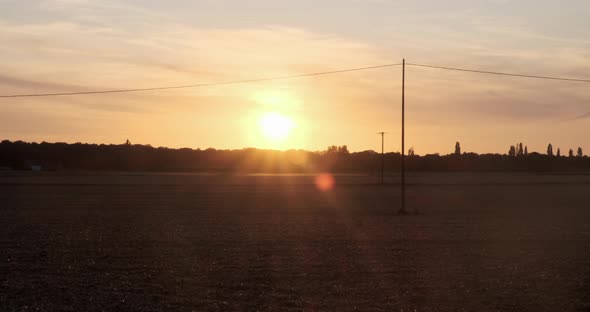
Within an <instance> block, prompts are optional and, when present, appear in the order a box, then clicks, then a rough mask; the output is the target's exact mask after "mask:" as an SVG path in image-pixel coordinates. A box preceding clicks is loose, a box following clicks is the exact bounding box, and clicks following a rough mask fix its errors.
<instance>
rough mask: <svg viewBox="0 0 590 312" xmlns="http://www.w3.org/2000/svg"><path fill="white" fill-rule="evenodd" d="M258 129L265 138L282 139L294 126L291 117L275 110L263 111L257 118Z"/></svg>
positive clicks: (287, 135) (286, 137)
mask: <svg viewBox="0 0 590 312" xmlns="http://www.w3.org/2000/svg"><path fill="white" fill-rule="evenodd" d="M258 124H259V126H260V131H261V132H262V134H263V135H264V137H265V138H266V139H269V140H272V141H284V140H286V139H288V137H289V136H290V134H291V131H292V130H293V128H294V127H295V123H294V122H293V119H292V118H290V117H288V116H285V115H282V114H280V113H276V112H269V113H264V114H263V115H262V116H261V117H260V119H259V120H258Z"/></svg>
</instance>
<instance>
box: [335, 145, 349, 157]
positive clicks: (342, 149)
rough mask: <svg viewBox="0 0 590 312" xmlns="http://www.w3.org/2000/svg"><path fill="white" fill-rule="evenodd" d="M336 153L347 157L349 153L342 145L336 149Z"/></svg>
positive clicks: (346, 147)
mask: <svg viewBox="0 0 590 312" xmlns="http://www.w3.org/2000/svg"><path fill="white" fill-rule="evenodd" d="M338 153H339V154H341V155H348V154H350V152H349V151H348V146H346V145H342V146H340V147H338Z"/></svg>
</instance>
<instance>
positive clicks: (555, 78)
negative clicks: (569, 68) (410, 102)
mask: <svg viewBox="0 0 590 312" xmlns="http://www.w3.org/2000/svg"><path fill="white" fill-rule="evenodd" d="M406 65H408V66H415V67H427V68H436V69H443V70H452V71H461V72H469V73H478V74H488V75H500V76H510V77H520V78H534V79H548V80H560V81H571V82H586V83H590V79H576V78H565V77H552V76H537V75H526V74H518V73H507V72H496V71H487V70H477V69H467V68H458V67H447V66H436V65H428V64H415V63H406Z"/></svg>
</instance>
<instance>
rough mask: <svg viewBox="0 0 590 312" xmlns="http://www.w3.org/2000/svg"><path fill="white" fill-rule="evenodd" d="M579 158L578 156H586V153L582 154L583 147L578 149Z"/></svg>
mask: <svg viewBox="0 0 590 312" xmlns="http://www.w3.org/2000/svg"><path fill="white" fill-rule="evenodd" d="M577 156H578V157H582V156H584V152H582V148H581V147H578V153H577Z"/></svg>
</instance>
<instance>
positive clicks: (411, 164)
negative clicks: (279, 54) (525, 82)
mask: <svg viewBox="0 0 590 312" xmlns="http://www.w3.org/2000/svg"><path fill="white" fill-rule="evenodd" d="M520 150H521V148H520V146H519V148H516V152H514V153H512V150H511V151H510V152H509V154H506V155H501V154H482V155H478V154H475V153H461V150H460V146H459V144H457V146H456V149H455V153H453V154H450V155H443V156H441V155H438V154H432V155H425V156H418V155H414V153H413V150H412V152H411V153H409V154H410V155H409V156H407V158H406V159H407V161H406V166H407V169H408V170H410V171H588V170H590V158H588V157H586V156H582V155H581V153H580V155H579V156H576V155H575V154H574V153H570V154H571V157H563V156H560V157H558V156H556V155H542V154H539V153H534V152H533V153H528V151H527V152H526V154H525V152H524V150H523V152H520ZM381 157H382V155H381V154H379V153H377V152H375V151H363V152H356V153H350V152H349V151H348V148H347V147H346V146H330V147H328V149H327V150H325V151H318V152H310V151H304V150H288V151H275V150H261V149H253V148H247V149H240V150H216V149H211V148H210V149H205V150H200V149H196V150H195V149H190V148H181V149H170V148H164V147H158V148H154V147H152V146H149V145H133V144H131V143H130V142H126V143H125V144H121V145H104V144H100V145H98V144H82V143H76V144H67V143H46V142H43V143H27V142H22V141H15V142H11V141H7V140H5V141H2V142H1V143H0V169H2V170H31V169H34V170H90V171H188V172H247V173H312V172H343V173H344V172H350V173H368V174H376V173H378V172H379V171H380V170H381V160H382V158H381ZM383 157H384V164H385V170H386V171H389V172H391V171H399V169H400V154H399V153H387V154H385V155H384V156H383Z"/></svg>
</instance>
